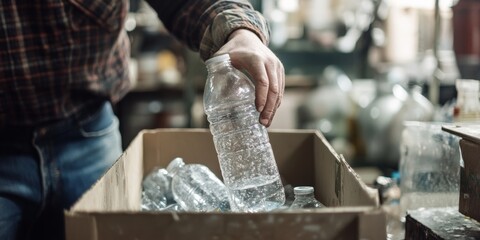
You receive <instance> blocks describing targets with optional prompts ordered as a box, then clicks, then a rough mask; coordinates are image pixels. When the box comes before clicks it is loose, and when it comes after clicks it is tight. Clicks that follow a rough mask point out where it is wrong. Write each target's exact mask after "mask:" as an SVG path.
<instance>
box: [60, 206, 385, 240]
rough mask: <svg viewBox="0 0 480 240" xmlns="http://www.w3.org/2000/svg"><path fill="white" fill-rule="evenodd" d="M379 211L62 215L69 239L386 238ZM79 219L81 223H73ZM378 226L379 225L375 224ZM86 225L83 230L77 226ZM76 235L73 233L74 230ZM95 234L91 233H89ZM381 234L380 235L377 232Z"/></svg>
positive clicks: (365, 208)
mask: <svg viewBox="0 0 480 240" xmlns="http://www.w3.org/2000/svg"><path fill="white" fill-rule="evenodd" d="M381 214H383V213H382V212H381V210H380V209H378V208H372V207H351V208H328V209H317V210H314V211H312V212H275V213H258V214H255V213H253V214H241V213H181V214H177V213H151V212H138V213H132V212H130V213H129V212H116V213H96V212H93V213H90V214H89V216H88V217H89V218H85V217H86V216H85V215H84V214H77V215H73V216H71V217H70V218H67V221H66V226H67V232H70V233H72V234H70V235H69V236H70V238H69V240H85V239H95V240H96V239H116V240H122V239H125V240H126V239H129V240H130V239H175V240H176V239H227V240H228V239H231V240H239V239H265V240H270V239H382V238H383V239H385V238H384V237H385V235H384V233H382V231H374V230H373V229H372V228H376V227H378V226H382V225H381V224H384V223H379V222H378V221H377V222H376V221H370V222H368V224H365V223H364V222H366V221H367V220H374V219H382V218H378V217H379V216H380V215H381ZM79 223H82V225H81V227H79V225H77V226H76V227H75V225H74V224H79ZM375 224H380V225H375ZM84 228H88V230H86V231H85V230H82V229H84ZM74 233H76V234H74ZM90 234H96V236H95V237H93V238H92V237H89V236H90ZM382 234H383V235H382Z"/></svg>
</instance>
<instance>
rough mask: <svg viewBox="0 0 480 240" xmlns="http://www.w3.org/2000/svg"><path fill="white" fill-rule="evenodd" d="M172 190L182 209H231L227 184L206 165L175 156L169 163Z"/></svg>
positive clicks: (208, 210)
mask: <svg viewBox="0 0 480 240" xmlns="http://www.w3.org/2000/svg"><path fill="white" fill-rule="evenodd" d="M167 171H168V172H169V174H170V175H171V176H172V192H173V197H174V199H175V201H176V202H177V203H178V204H179V205H180V207H181V209H183V210H185V211H193V212H213V211H222V212H225V211H229V210H230V204H229V201H228V193H227V189H226V187H225V185H224V184H223V183H222V181H220V179H218V178H217V176H215V174H214V173H212V172H211V171H210V169H208V168H207V167H206V166H204V165H201V164H185V163H184V162H183V159H181V158H175V159H173V160H172V161H171V162H170V164H168V167H167Z"/></svg>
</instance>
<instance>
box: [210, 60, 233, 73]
mask: <svg viewBox="0 0 480 240" xmlns="http://www.w3.org/2000/svg"><path fill="white" fill-rule="evenodd" d="M225 68H232V64H231V62H230V60H225V61H221V62H213V63H209V64H207V72H208V73H209V74H212V73H214V72H217V71H219V70H221V69H225Z"/></svg>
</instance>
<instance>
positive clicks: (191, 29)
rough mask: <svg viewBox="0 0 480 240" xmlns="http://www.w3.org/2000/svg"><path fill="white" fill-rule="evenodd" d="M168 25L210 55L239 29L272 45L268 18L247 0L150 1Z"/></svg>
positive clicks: (203, 52)
mask: <svg viewBox="0 0 480 240" xmlns="http://www.w3.org/2000/svg"><path fill="white" fill-rule="evenodd" d="M147 1H148V3H149V4H150V5H151V6H152V7H153V8H154V9H155V10H156V12H157V14H158V16H159V18H160V19H161V20H162V22H163V23H164V24H165V26H166V28H167V29H168V30H169V31H170V32H171V33H172V34H173V35H175V36H176V37H177V38H178V39H179V40H180V41H182V42H184V43H185V44H187V45H188V46H189V47H190V48H191V49H192V50H195V51H200V55H201V57H202V58H203V59H207V58H209V57H210V56H211V55H212V54H213V53H215V52H216V51H217V50H218V49H220V47H222V46H223V44H225V42H226V41H227V39H228V37H229V35H230V34H231V33H232V32H233V31H235V30H237V29H248V30H250V31H252V32H254V33H255V34H256V35H257V36H258V37H259V38H260V39H261V40H262V42H264V44H268V35H269V33H268V27H267V23H266V21H265V19H264V18H263V17H262V16H261V15H260V13H258V12H256V11H255V10H254V9H253V8H252V6H251V5H250V3H249V2H248V1H247V0H237V1H231V0H230V1H227V0H220V1H218V0H190V1H189V0H176V1H160V0H157V1H154V0H147Z"/></svg>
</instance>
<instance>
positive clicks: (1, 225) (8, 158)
mask: <svg viewBox="0 0 480 240" xmlns="http://www.w3.org/2000/svg"><path fill="white" fill-rule="evenodd" d="M0 138H2V137H1V136H0ZM1 141H2V140H1V139H0V142H1ZM14 143H15V142H13V143H9V144H10V145H12V146H14V147H13V148H8V149H10V150H5V149H7V148H5V149H4V151H3V152H4V154H2V147H0V239H63V238H64V222H63V221H64V220H63V210H64V209H68V208H70V207H71V206H72V205H73V203H75V201H76V200H77V199H78V198H79V197H80V196H81V195H82V194H83V193H84V192H85V191H86V190H88V189H89V188H90V187H91V186H92V184H94V183H95V182H96V181H97V180H98V179H99V178H100V177H101V176H102V175H103V173H104V172H105V171H106V170H107V169H108V168H109V167H110V166H111V165H112V164H113V163H114V162H115V160H116V159H117V158H118V157H119V156H120V155H121V152H122V149H121V137H120V133H119V130H118V119H117V118H116V116H115V115H114V113H113V110H112V107H111V105H110V104H109V103H105V104H103V105H102V107H101V108H100V110H99V111H96V112H95V113H94V114H92V115H89V116H88V117H85V118H82V119H69V120H66V121H62V122H59V123H56V124H53V125H49V126H44V127H41V128H37V129H35V130H34V132H33V134H32V138H31V139H30V140H29V141H26V142H23V143H18V144H16V143H15V144H14ZM22 144H23V145H22ZM15 146H16V147H15ZM17 148H18V151H17V150H15V151H11V149H17ZM22 148H27V149H26V150H25V149H22ZM23 150H25V151H23ZM17 233H18V234H20V233H22V234H24V235H18V234H17ZM2 234H3V235H2ZM27 235H29V236H31V237H32V238H29V237H28V236H27ZM14 236H17V238H15V237H14Z"/></svg>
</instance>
